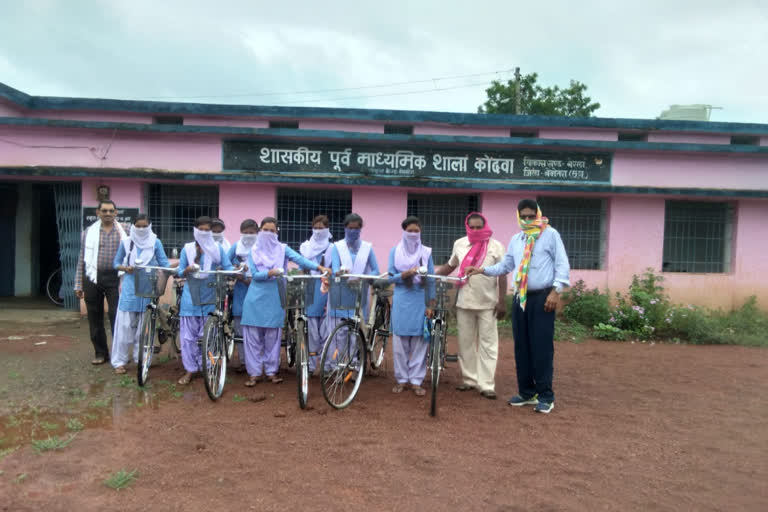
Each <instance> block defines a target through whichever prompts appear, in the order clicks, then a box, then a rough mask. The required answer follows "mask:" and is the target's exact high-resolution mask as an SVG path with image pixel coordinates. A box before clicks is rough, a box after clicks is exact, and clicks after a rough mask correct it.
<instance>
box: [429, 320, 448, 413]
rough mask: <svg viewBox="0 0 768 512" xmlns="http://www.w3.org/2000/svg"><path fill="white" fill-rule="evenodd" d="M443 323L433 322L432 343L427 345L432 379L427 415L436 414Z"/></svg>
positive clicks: (442, 344) (441, 356) (441, 357)
mask: <svg viewBox="0 0 768 512" xmlns="http://www.w3.org/2000/svg"><path fill="white" fill-rule="evenodd" d="M444 336H445V332H444V331H443V323H442V322H440V321H437V322H435V327H434V329H433V330H432V345H431V346H430V347H429V349H430V354H429V370H430V376H431V379H432V399H431V401H430V404H429V415H430V416H437V387H438V386H439V385H440V371H441V370H442V369H443V346H444V343H445V339H444Z"/></svg>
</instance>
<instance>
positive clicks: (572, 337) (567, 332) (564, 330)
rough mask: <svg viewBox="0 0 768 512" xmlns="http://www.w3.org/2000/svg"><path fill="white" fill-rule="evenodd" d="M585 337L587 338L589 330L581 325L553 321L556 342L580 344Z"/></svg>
mask: <svg viewBox="0 0 768 512" xmlns="http://www.w3.org/2000/svg"><path fill="white" fill-rule="evenodd" d="M587 336H589V329H587V328H586V327H585V326H583V325H582V324H580V323H577V322H561V321H560V320H555V339H556V340H557V341H570V342H571V343H581V342H582V341H584V338H586V337H587Z"/></svg>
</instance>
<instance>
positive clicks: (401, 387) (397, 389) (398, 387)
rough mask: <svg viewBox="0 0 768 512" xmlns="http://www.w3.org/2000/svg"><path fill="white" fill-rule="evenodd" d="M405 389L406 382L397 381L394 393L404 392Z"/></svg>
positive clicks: (393, 389)
mask: <svg viewBox="0 0 768 512" xmlns="http://www.w3.org/2000/svg"><path fill="white" fill-rule="evenodd" d="M404 389H405V384H400V383H397V384H395V387H393V388H392V392H393V393H402V392H403V390H404Z"/></svg>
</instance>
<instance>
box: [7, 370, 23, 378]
mask: <svg viewBox="0 0 768 512" xmlns="http://www.w3.org/2000/svg"><path fill="white" fill-rule="evenodd" d="M19 377H21V374H20V373H19V372H17V371H10V372H8V378H9V379H18V378H19Z"/></svg>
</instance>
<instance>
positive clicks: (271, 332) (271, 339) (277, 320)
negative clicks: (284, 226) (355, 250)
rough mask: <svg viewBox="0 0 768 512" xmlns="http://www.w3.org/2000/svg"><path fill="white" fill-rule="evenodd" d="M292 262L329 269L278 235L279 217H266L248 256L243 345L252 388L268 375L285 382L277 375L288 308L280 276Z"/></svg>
mask: <svg viewBox="0 0 768 512" xmlns="http://www.w3.org/2000/svg"><path fill="white" fill-rule="evenodd" d="M289 260H290V261H292V262H294V263H296V264H297V265H299V267H301V268H302V269H304V270H318V271H320V272H325V271H327V270H328V269H326V268H325V267H323V266H322V265H318V264H317V263H315V262H314V261H310V260H308V259H306V258H304V257H303V256H302V255H301V254H299V253H297V252H296V251H294V250H293V249H291V248H290V247H288V246H287V245H286V244H282V243H280V241H279V240H278V238H277V219H275V218H274V217H267V218H265V219H264V220H262V221H261V229H260V231H259V234H258V236H257V238H256V244H255V245H254V246H253V249H251V253H250V255H249V257H248V269H249V272H250V273H251V284H250V285H249V286H248V293H247V294H246V296H245V301H244V302H243V318H242V321H241V325H242V329H243V345H244V347H243V348H244V349H245V367H246V370H247V371H248V376H249V379H248V381H247V382H246V383H245V385H246V386H248V387H252V386H255V385H256V383H257V382H258V381H259V380H261V377H262V375H265V374H266V376H267V378H268V379H270V380H271V381H272V383H274V384H279V383H281V382H282V381H283V379H281V378H280V377H278V376H277V371H278V369H279V368H280V329H281V328H282V327H283V323H284V321H285V310H284V309H283V308H282V307H281V304H280V295H279V291H278V281H277V280H278V279H283V277H282V276H283V273H284V272H285V268H286V266H287V265H288V261H289Z"/></svg>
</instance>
